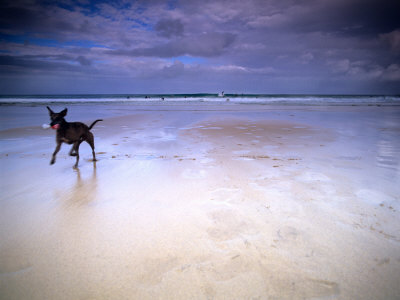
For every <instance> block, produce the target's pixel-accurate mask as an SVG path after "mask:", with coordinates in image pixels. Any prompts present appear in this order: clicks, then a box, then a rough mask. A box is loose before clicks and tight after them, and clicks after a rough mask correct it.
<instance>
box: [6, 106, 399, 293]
mask: <svg viewBox="0 0 400 300" xmlns="http://www.w3.org/2000/svg"><path fill="white" fill-rule="evenodd" d="M86 108H87V107H85V106H79V105H74V106H71V107H69V111H70V115H69V116H67V120H69V121H77V120H84V121H85V122H86V123H87V124H89V123H91V121H93V120H94V119H97V117H96V115H99V116H100V117H102V118H104V121H103V122H101V123H98V124H97V125H96V126H95V127H94V129H93V130H92V132H93V133H94V135H95V144H96V152H97V157H98V162H96V163H93V162H91V161H90V159H91V151H90V148H89V146H88V145H87V144H82V145H81V149H80V153H81V160H80V164H79V169H77V170H74V169H73V168H72V166H73V164H74V162H75V158H74V157H69V156H68V151H69V148H70V146H68V145H65V144H64V145H63V147H62V149H61V151H60V152H59V154H58V156H57V161H56V164H55V165H53V166H50V165H49V162H50V158H51V153H52V151H53V150H54V147H55V141H54V135H55V132H54V131H52V130H43V129H41V128H40V125H41V124H42V123H44V122H47V121H48V117H47V111H46V109H45V107H35V108H30V107H14V108H10V107H4V106H2V107H0V112H2V114H0V115H1V117H2V122H3V124H2V128H3V130H1V131H0V143H1V144H0V146H1V148H0V166H1V178H2V180H1V198H0V206H1V210H0V299H399V298H400V234H399V232H400V218H399V217H400V199H399V198H400V188H399V186H400V134H399V133H400V108H398V107H351V106H349V107H267V106H246V105H240V106H220V107H218V106H216V107H211V106H209V107H206V108H204V107H202V106H198V105H194V106H190V105H186V106H177V107H166V106H159V107H157V106H153V107H151V108H149V107H143V106H133V105H131V106H120V107H119V106H116V107H112V106H97V107H96V109H93V110H92V111H91V112H90V114H89V116H88V119H82V118H83V117H84V116H85V110H86ZM7 110H15V111H18V115H20V116H28V115H30V113H32V111H34V114H33V115H31V119H30V120H24V123H23V126H21V127H18V126H16V125H15V121H12V123H10V122H8V123H7V120H6V118H5V115H6V114H5V111H7ZM42 110H43V112H42ZM54 110H55V111H57V108H54ZM74 113H75V115H74ZM42 115H43V116H42ZM41 118H43V121H42V119H41ZM34 124H37V125H36V126H32V125H34Z"/></svg>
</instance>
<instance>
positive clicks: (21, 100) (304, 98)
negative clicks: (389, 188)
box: [0, 93, 400, 106]
mask: <svg viewBox="0 0 400 300" xmlns="http://www.w3.org/2000/svg"><path fill="white" fill-rule="evenodd" d="M129 103H132V104H146V105H157V104H161V103H165V104H171V105H173V104H196V103H198V104H202V103H203V104H216V103H221V104H222V103H224V104H228V105H234V104H248V105H251V104H258V105H320V106H326V105H328V106H329V105H352V106H358V105H361V106H363V105H378V106H379V105H391V106H393V105H394V106H398V105H400V95H304V94H302V95H294V94H223V95H222V94H208V93H203V94H202V93H199V94H80V95H77V94H73V95H72V94H71V95H68V94H65V95H0V105H19V104H21V105H27V104H28V105H43V104H59V105H63V104H129Z"/></svg>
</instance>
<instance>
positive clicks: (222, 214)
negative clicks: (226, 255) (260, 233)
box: [207, 210, 248, 241]
mask: <svg viewBox="0 0 400 300" xmlns="http://www.w3.org/2000/svg"><path fill="white" fill-rule="evenodd" d="M209 218H210V220H211V221H212V223H213V226H211V227H209V228H208V229H207V233H208V235H209V236H210V237H211V238H212V239H214V240H219V241H226V240H230V239H233V238H235V237H236V236H238V235H239V234H241V233H243V232H244V231H245V230H246V229H247V227H248V225H247V223H246V222H245V221H243V218H241V217H240V216H238V215H237V214H235V213H234V212H233V211H231V210H217V211H213V212H211V213H210V214H209Z"/></svg>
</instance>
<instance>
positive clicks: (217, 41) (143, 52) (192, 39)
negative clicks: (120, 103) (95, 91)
mask: <svg viewBox="0 0 400 300" xmlns="http://www.w3.org/2000/svg"><path fill="white" fill-rule="evenodd" d="M234 40H235V35H234V34H231V33H218V32H212V33H204V34H200V35H197V36H188V37H183V38H179V39H175V40H172V41H170V42H168V43H166V44H163V45H157V46H154V47H149V48H136V49H133V50H113V51H109V52H108V53H109V54H112V55H127V56H153V57H177V56H182V55H191V56H200V57H213V56H218V55H221V54H222V53H223V52H224V50H225V49H226V48H228V47H229V46H230V45H231V44H232V43H233V41H234Z"/></svg>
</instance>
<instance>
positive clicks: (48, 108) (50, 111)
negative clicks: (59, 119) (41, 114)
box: [46, 106, 54, 115]
mask: <svg viewBox="0 0 400 300" xmlns="http://www.w3.org/2000/svg"><path fill="white" fill-rule="evenodd" d="M46 107H47V110H48V111H49V115H52V114H54V112H53V111H52V110H51V108H50V107H48V106H46Z"/></svg>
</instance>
